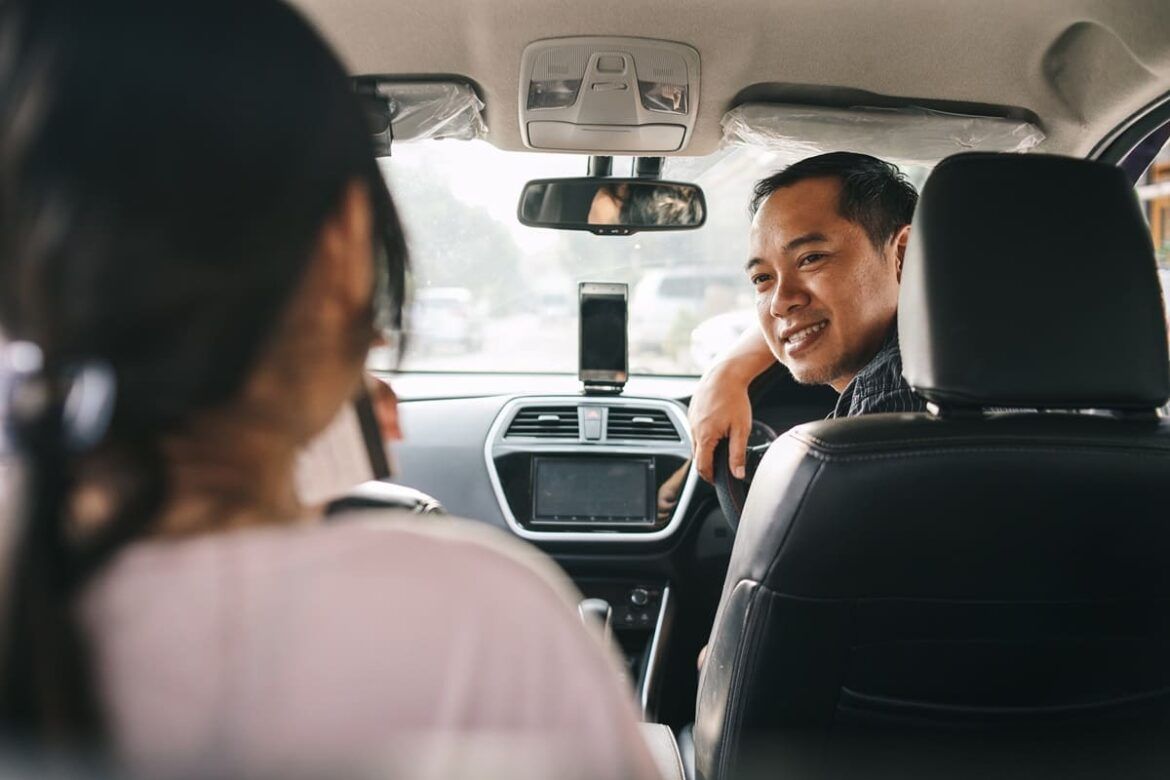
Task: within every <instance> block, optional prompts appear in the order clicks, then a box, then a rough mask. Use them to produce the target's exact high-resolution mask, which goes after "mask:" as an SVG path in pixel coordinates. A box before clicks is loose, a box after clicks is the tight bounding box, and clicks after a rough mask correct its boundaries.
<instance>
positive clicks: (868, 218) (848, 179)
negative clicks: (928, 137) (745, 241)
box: [748, 152, 918, 249]
mask: <svg viewBox="0 0 1170 780" xmlns="http://www.w3.org/2000/svg"><path fill="white" fill-rule="evenodd" d="M821 178H836V179H839V180H840V181H841V200H840V202H839V203H838V205H837V211H838V212H839V213H840V214H841V216H842V217H844V218H845V219H847V220H849V221H850V222H856V223H857V224H859V225H861V227H862V228H863V229H864V230H865V233H866V235H867V236H869V240H870V241H871V242H872V243H873V245H874V246H875V247H878V248H879V249H880V248H881V247H882V246H883V245H885V243H886V242H887V241H889V240H890V239H891V238H893V237H894V235H895V234H897V232H898V231H899V230H901V229H902V227H903V226H904V225H909V224H910V220H911V219H912V218H913V217H914V206H915V205H917V203H918V192H917V191H916V190H915V189H914V185H912V184H911V183H910V182H908V181H906V177H905V176H904V175H903V174H902V171H900V170H899V169H898V166H896V165H894V164H893V163H889V162H886V161H885V160H879V159H878V158H877V157H871V156H870V155H868V154H860V153H858V152H829V153H827V154H818V155H816V156H815V157H808V158H805V159H803V160H801V161H800V162H797V163H793V164H792V165H789V166H788V167H787V168H784V169H783V170H780V171H777V172H776V173H774V174H772V175H771V176H769V177H767V178H765V179H761V180H760V181H758V182H756V186H755V189H754V190H753V192H752V200H751V204H750V206H749V207H748V208H749V211H750V212H751V213H752V216H755V213H756V212H757V211H759V210H760V206H762V205H763V203H764V201H765V200H767V199H768V196H769V195H771V194H772V193H773V192H775V191H776V190H779V189H782V188H784V187H791V186H792V185H794V184H796V183H797V182H801V181H804V180H806V179H821Z"/></svg>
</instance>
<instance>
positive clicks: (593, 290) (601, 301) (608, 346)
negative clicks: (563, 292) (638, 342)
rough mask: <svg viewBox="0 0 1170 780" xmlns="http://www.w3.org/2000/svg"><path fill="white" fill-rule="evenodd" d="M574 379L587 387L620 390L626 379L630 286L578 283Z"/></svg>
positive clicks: (627, 371)
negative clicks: (578, 311) (576, 353)
mask: <svg viewBox="0 0 1170 780" xmlns="http://www.w3.org/2000/svg"><path fill="white" fill-rule="evenodd" d="M578 294H579V297H580V317H579V320H578V322H579V333H578V335H579V339H578V341H579V347H580V349H579V352H578V361H577V376H578V377H579V378H580V380H581V381H582V382H584V383H585V385H586V386H587V387H588V386H590V385H595V386H598V385H599V386H611V387H617V388H620V387H621V386H622V385H624V384H625V383H626V380H627V379H628V378H629V347H628V344H627V342H626V331H627V326H628V322H627V321H628V318H629V287H628V285H625V284H617V283H611V282H581V284H580V285H579V287H578Z"/></svg>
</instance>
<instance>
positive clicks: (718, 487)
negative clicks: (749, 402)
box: [714, 420, 776, 531]
mask: <svg viewBox="0 0 1170 780" xmlns="http://www.w3.org/2000/svg"><path fill="white" fill-rule="evenodd" d="M774 441H776V431H774V430H772V428H771V427H770V426H769V425H767V424H766V423H763V422H760V421H759V420H752V427H751V431H750V433H749V434H748V442H747V463H746V468H745V469H744V471H745V472H746V473H745V475H744V476H745V477H746V478H745V479H736V478H735V477H734V476H732V474H731V466H730V465H728V455H729V453H730V446H729V440H728V439H723V440H722V441H721V442H719V444H717V445H716V446H715V455H714V458H715V463H714V466H715V495H716V497H718V499H719V508H720V509H722V510H723V516H724V517H726V518H727V523H728V524H729V525H730V526H731V530H732V531H734V530H736V529H738V528H739V518H740V515H742V514H743V506H744V502H745V501H747V494H748V489H749V488H751V484H752V478H753V477H754V476H755V475H756V469H757V468H758V467H759V465H760V461H761V460H762V459H763V457H764V453H765V452H767V451H768V447H770V446H772V442H774Z"/></svg>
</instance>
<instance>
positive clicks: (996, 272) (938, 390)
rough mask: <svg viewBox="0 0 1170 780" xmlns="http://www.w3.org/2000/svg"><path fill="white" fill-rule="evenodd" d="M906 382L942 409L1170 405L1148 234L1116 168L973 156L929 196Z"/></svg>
mask: <svg viewBox="0 0 1170 780" xmlns="http://www.w3.org/2000/svg"><path fill="white" fill-rule="evenodd" d="M898 336H899V340H900V342H901V349H902V361H903V374H904V376H905V377H906V380H907V381H908V382H909V383H910V386H911V387H913V388H914V389H915V390H916V391H917V392H918V393H919V394H920V395H922V396H923V397H924V398H926V399H927V400H929V401H933V402H935V403H937V404H938V405H939V406H941V407H958V406H969V407H977V406H1008V407H1041V408H1102V409H1152V408H1154V407H1157V406H1160V405H1162V404H1163V403H1165V401H1166V399H1167V397H1170V358H1168V357H1167V336H1166V319H1165V313H1164V312H1163V308H1162V296H1161V293H1160V287H1159V283H1158V276H1157V268H1156V265H1155V261H1154V252H1153V247H1152V245H1151V242H1150V234H1149V229H1148V228H1147V227H1146V223H1145V220H1144V218H1143V216H1142V213H1141V209H1140V206H1139V205H1138V201H1137V198H1136V196H1135V195H1134V192H1133V186H1132V185H1131V184H1130V183H1129V182H1128V181H1127V180H1126V178H1125V175H1124V174H1123V173H1122V171H1121V170H1120V169H1118V168H1114V167H1113V166H1110V165H1105V164H1102V163H1096V162H1089V161H1086V160H1078V159H1072V158H1065V157H1053V156H1048V155H1016V154H980V153H973V154H962V155H957V156H955V157H951V158H948V159H946V160H944V161H943V162H941V163H940V164H939V165H938V167H937V168H935V169H934V172H933V173H932V174H931V176H930V178H929V179H928V180H927V182H926V184H925V186H924V187H923V189H922V197H921V199H920V201H919V203H918V209H917V211H916V212H915V216H914V223H913V227H912V228H911V237H910V245H909V248H908V249H907V253H906V261H905V267H904V270H903V275H902V291H901V298H900V302H899V309H898Z"/></svg>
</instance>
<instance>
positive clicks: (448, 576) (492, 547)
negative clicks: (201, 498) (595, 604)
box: [90, 509, 580, 608]
mask: <svg viewBox="0 0 1170 780" xmlns="http://www.w3.org/2000/svg"><path fill="white" fill-rule="evenodd" d="M229 582H230V585H228V583H229ZM219 584H223V585H225V586H227V587H230V588H232V589H233V591H234V592H235V595H236V597H237V598H238V599H239V600H240V602H241V603H242V601H243V600H244V599H246V598H248V597H252V598H262V596H263V594H264V593H265V592H266V591H271V590H277V591H279V592H281V593H284V594H287V593H290V592H299V593H308V592H310V591H317V592H326V593H330V594H333V595H334V596H335V597H337V598H353V599H357V600H358V601H359V602H361V601H366V600H379V601H381V603H383V604H386V603H387V602H391V601H393V599H394V597H395V595H396V594H403V595H405V594H407V593H410V594H418V593H419V592H420V591H425V592H427V593H430V594H431V596H430V598H441V597H442V596H443V594H447V593H451V592H452V591H454V592H455V593H456V594H458V595H459V596H460V597H461V600H463V601H465V602H477V601H489V602H490V601H494V600H497V599H498V598H499V597H500V596H501V595H502V594H507V595H508V596H509V597H510V598H512V599H519V600H522V601H524V602H527V606H529V608H532V602H533V601H546V602H548V601H551V602H553V603H557V604H558V607H559V606H561V605H572V604H574V603H575V602H576V600H577V599H579V598H580V596H579V595H578V594H577V591H576V589H575V588H574V586H573V585H572V583H571V582H570V581H569V579H568V577H567V576H566V575H565V574H564V573H563V572H562V571H561V570H560V569H559V568H558V567H557V566H556V565H555V564H554V563H553V562H552V561H551V560H550V559H548V558H547V557H546V556H544V555H543V554H542V553H540V552H539V551H538V550H536V549H535V548H533V547H531V546H530V545H528V544H526V543H524V542H522V541H520V540H518V539H516V538H515V537H513V536H511V535H510V534H509V533H507V532H506V531H504V530H502V529H498V528H495V527H493V526H490V525H488V524H486V523H483V522H477V521H472V520H464V519H460V518H453V517H445V516H441V517H436V516H433V515H427V516H420V515H415V514H411V513H409V512H405V511H399V510H369V509H366V510H360V511H354V512H351V513H349V514H343V515H338V516H335V517H332V518H330V520H329V521H328V522H312V523H305V524H298V525H291V526H270V527H254V528H247V529H239V530H233V531H228V532H221V533H208V534H204V535H201V536H197V537H191V538H182V539H149V540H143V541H140V542H137V543H135V544H132V545H130V546H128V547H127V548H126V549H125V550H124V551H123V552H122V553H121V554H120V555H119V556H118V558H117V559H115V560H114V561H113V562H112V563H111V564H110V566H108V567H107V569H106V571H104V572H103V573H102V574H101V575H100V576H99V577H98V578H97V579H96V581H95V582H94V583H93V586H92V587H91V588H90V591H91V595H92V596H93V597H95V598H94V599H91V600H100V601H103V602H107V603H108V602H111V601H113V602H118V601H121V600H122V598H120V597H119V596H120V594H133V595H131V596H130V597H131V598H133V599H134V600H138V599H139V598H141V596H140V594H143V593H156V594H158V593H168V592H169V593H173V594H174V595H175V597H176V598H180V599H187V598H192V599H195V600H198V595H199V594H200V593H202V594H208V593H210V592H212V591H213V590H214V588H215V587H216V586H217V585H219ZM348 593H352V594H353V595H352V596H348V595H347V594H348ZM411 597H412V598H415V597H416V596H411ZM512 606H513V607H515V606H516V604H515V603H513V605H512Z"/></svg>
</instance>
